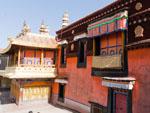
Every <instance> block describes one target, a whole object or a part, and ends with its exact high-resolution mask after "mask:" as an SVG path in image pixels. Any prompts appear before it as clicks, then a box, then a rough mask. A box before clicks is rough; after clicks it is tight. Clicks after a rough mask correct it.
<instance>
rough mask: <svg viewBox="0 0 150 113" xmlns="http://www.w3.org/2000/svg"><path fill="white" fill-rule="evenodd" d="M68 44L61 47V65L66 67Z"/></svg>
mask: <svg viewBox="0 0 150 113" xmlns="http://www.w3.org/2000/svg"><path fill="white" fill-rule="evenodd" d="M66 50H67V48H66V45H62V47H61V59H60V60H61V67H65V66H66Z"/></svg>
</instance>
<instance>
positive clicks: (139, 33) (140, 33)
mask: <svg viewBox="0 0 150 113" xmlns="http://www.w3.org/2000/svg"><path fill="white" fill-rule="evenodd" d="M134 33H135V37H136V38H138V37H143V36H144V35H143V33H144V28H143V27H142V26H140V25H138V26H137V27H136V28H135V30H134Z"/></svg>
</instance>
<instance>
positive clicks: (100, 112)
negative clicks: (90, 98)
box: [91, 102, 107, 113]
mask: <svg viewBox="0 0 150 113" xmlns="http://www.w3.org/2000/svg"><path fill="white" fill-rule="evenodd" d="M91 113H107V108H106V107H104V106H102V105H99V104H97V103H94V102H91Z"/></svg>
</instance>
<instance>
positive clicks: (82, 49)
mask: <svg viewBox="0 0 150 113" xmlns="http://www.w3.org/2000/svg"><path fill="white" fill-rule="evenodd" d="M86 49H87V41H86V40H85V39H82V40H79V48H78V63H77V67H86Z"/></svg>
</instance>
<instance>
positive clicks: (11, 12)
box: [0, 0, 115, 48]
mask: <svg viewBox="0 0 150 113" xmlns="http://www.w3.org/2000/svg"><path fill="white" fill-rule="evenodd" d="M113 1H115V0H0V48H5V47H7V45H8V43H7V39H8V37H10V36H13V37H15V36H16V35H18V34H19V33H20V32H21V30H22V26H23V22H24V21H26V23H27V24H28V25H29V26H30V28H31V32H34V33H38V32H39V26H40V25H41V22H42V21H44V23H45V24H46V25H48V28H49V33H50V35H54V36H55V35H56V34H55V32H56V31H57V30H59V29H60V28H61V23H62V15H63V14H64V12H65V11H67V12H68V13H69V18H70V23H72V22H74V21H77V20H78V19H80V18H82V17H84V16H86V15H88V14H90V13H92V12H94V11H96V10H98V9H101V8H103V7H104V6H106V5H108V4H110V3H111V2H113Z"/></svg>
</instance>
